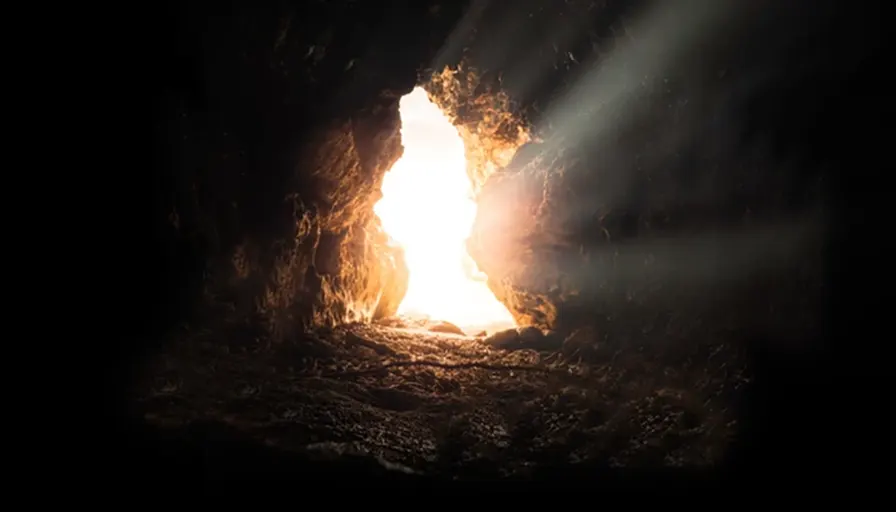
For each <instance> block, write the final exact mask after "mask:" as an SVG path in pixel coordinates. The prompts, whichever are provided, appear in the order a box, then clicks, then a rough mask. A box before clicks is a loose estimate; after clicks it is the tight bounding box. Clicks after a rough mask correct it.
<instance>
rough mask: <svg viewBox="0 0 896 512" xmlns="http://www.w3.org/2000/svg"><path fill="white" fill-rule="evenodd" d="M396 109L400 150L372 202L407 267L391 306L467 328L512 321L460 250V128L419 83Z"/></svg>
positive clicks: (465, 223)
mask: <svg viewBox="0 0 896 512" xmlns="http://www.w3.org/2000/svg"><path fill="white" fill-rule="evenodd" d="M399 110H400V114H401V122H402V127H401V138H402V144H403V145H404V154H403V155H402V157H401V158H400V159H399V160H398V161H397V162H395V165H394V166H392V169H390V170H389V172H387V173H386V176H385V178H384V179H383V188H382V192H383V197H382V199H380V201H379V202H378V203H377V204H376V205H375V207H374V211H375V212H376V214H377V215H378V216H379V218H380V220H381V221H382V223H383V227H384V228H385V230H386V232H387V233H389V235H390V236H391V237H392V238H393V239H394V240H395V241H396V242H397V243H398V244H400V245H401V246H402V248H403V249H404V251H405V260H406V261H407V265H408V270H409V272H410V278H409V283H408V291H407V294H406V295H405V297H404V300H403V301H402V303H401V305H400V306H399V308H398V313H399V314H401V315H406V316H409V317H418V318H420V317H423V318H431V319H433V320H445V321H448V322H451V323H453V324H455V325H457V326H459V327H461V328H462V329H465V330H466V331H467V332H471V334H472V331H473V330H488V331H494V330H498V329H506V328H509V327H513V326H514V325H515V322H514V320H513V317H512V316H511V314H510V312H509V311H508V310H507V308H506V307H505V306H504V305H503V304H502V303H501V302H500V301H498V299H497V298H496V297H495V296H494V294H493V293H492V292H491V290H489V288H488V285H487V277H486V276H485V275H484V274H483V273H481V272H480V271H479V270H478V269H477V268H476V263H475V262H474V261H473V259H472V258H471V257H470V255H469V254H467V250H466V245H465V244H466V240H467V238H468V237H469V236H470V230H471V229H472V226H473V221H474V219H475V217H476V202H475V201H474V198H473V189H472V183H471V181H470V179H469V177H468V175H467V163H466V158H465V152H464V143H463V141H462V139H461V136H460V134H459V133H458V132H457V129H456V128H455V127H454V126H453V125H452V124H451V122H450V121H449V120H448V118H447V117H445V115H444V114H443V113H442V111H441V110H440V109H439V108H438V107H437V106H436V105H435V104H433V103H432V102H430V101H429V98H428V97H427V94H426V91H425V90H423V89H422V88H419V87H418V88H416V89H414V91H413V92H411V93H410V94H408V95H407V96H404V97H403V98H402V99H401V102H400V104H399Z"/></svg>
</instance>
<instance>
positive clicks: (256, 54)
mask: <svg viewBox="0 0 896 512" xmlns="http://www.w3.org/2000/svg"><path fill="white" fill-rule="evenodd" d="M228 5H229V7H228V8H224V7H223V5H222V6H215V5H212V4H207V3H204V2H187V3H185V4H184V5H183V6H181V7H178V8H177V11H176V12H172V13H169V14H170V16H171V17H170V18H168V19H166V22H168V23H172V21H174V23H172V25H171V26H170V27H168V29H170V30H169V31H170V32H171V34H172V38H173V40H174V41H176V42H177V46H175V47H172V48H171V53H170V54H163V55H162V57H160V58H164V59H165V61H166V62H167V63H168V64H169V66H170V67H171V68H172V70H173V71H174V72H173V73H171V75H170V77H169V79H170V82H169V83H167V84H166V88H167V89H166V90H167V91H168V93H167V96H166V97H165V98H164V99H162V101H161V104H160V105H159V107H158V109H157V115H158V123H157V126H158V132H157V136H158V138H157V142H158V144H159V148H160V152H159V154H160V155H163V156H162V157H161V158H160V160H159V162H158V172H159V178H158V182H159V183H160V184H161V185H162V187H164V189H165V190H164V200H163V201H161V202H160V203H159V204H158V205H157V211H156V212H155V213H156V218H157V219H159V221H160V222H162V223H165V226H163V227H161V228H160V231H161V233H162V239H163V240H162V241H163V243H165V244H166V246H167V248H168V260H167V264H168V265H169V266H170V269H171V272H170V279H171V283H170V284H171V287H172V288H174V287H176V288H178V289H179V290H180V295H179V299H180V300H179V301H170V304H169V305H168V307H169V311H168V315H169V316H170V317H171V318H173V319H177V320H179V321H194V322H198V323H204V324H206V325H210V326H211V327H213V328H218V327H223V328H227V329H243V330H245V331H246V338H247V341H250V342H251V341H252V340H253V339H255V338H265V339H271V340H280V339H283V338H284V337H287V336H291V335H296V334H297V333H299V332H301V330H302V329H303V328H305V327H308V326H310V325H333V324H335V323H338V322H344V321H354V320H370V319H372V318H375V317H381V316H387V315H390V314H392V313H394V312H395V310H396V308H397V306H398V302H399V300H400V298H401V297H402V295H403V293H404V289H405V286H406V282H407V269H406V266H405V265H404V262H403V259H402V255H401V253H400V251H399V250H397V249H396V248H394V247H390V245H389V243H388V238H387V237H386V235H385V234H384V233H383V231H382V229H381V228H380V226H379V223H378V220H377V218H376V217H375V215H374V214H373V211H372V207H373V204H374V202H375V201H376V200H377V199H378V197H379V189H380V184H381V180H382V177H383V174H384V173H385V172H386V171H387V170H388V168H389V167H390V166H391V165H392V163H393V162H394V161H395V160H396V159H397V158H398V157H399V156H400V154H401V142H400V135H399V128H400V119H399V116H398V101H399V99H400V97H401V96H402V95H404V94H407V93H408V92H410V91H411V90H412V89H413V87H414V86H415V85H416V84H417V82H418V78H419V77H420V76H421V75H422V74H423V73H424V72H425V70H426V69H427V68H428V67H430V66H431V65H432V64H433V58H434V56H435V54H436V53H437V51H438V50H439V48H440V46H441V44H442V42H443V41H444V39H445V38H447V36H448V34H449V33H450V31H451V28H452V27H453V26H454V24H455V23H456V22H457V19H458V18H459V17H460V14H461V10H462V9H463V7H464V6H463V5H457V6H453V5H452V6H447V5H446V6H440V5H439V4H436V3H432V2H420V3H417V4H414V6H412V7H407V6H399V5H397V4H396V5H392V4H389V3H382V2H354V1H349V0H346V1H327V2H304V3H301V2H300V3H295V2H291V3H290V2H285V3H282V2H281V3H277V4H276V6H272V7H270V8H268V7H262V6H258V5H255V4H253V3H252V2H243V1H238V2H235V3H233V5H230V4H228ZM160 30H161V29H160ZM222 323H223V324H225V325H223V326H222V325H221V324H222ZM212 324H215V325H212Z"/></svg>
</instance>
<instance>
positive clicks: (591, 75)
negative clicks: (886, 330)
mask: <svg viewBox="0 0 896 512" xmlns="http://www.w3.org/2000/svg"><path fill="white" fill-rule="evenodd" d="M672 3H675V2H671V3H670V4H672ZM684 3H687V2H684ZM595 4H601V3H599V2H575V1H571V2H564V5H563V6H558V7H556V8H555V9H551V10H550V12H549V13H547V12H544V11H547V10H548V9H546V8H543V7H540V6H538V7H537V6H535V4H532V5H531V6H526V5H523V4H519V5H518V6H517V9H522V10H523V11H521V12H516V11H514V13H516V15H517V16H516V18H520V19H521V20H529V21H522V22H521V23H529V25H532V27H534V26H535V25H538V26H550V25H551V23H550V21H551V20H552V19H553V20H554V21H556V22H558V23H559V22H561V21H562V20H563V19H565V20H568V21H570V20H575V23H574V24H573V25H569V26H570V27H573V26H578V27H579V28H580V30H578V31H576V30H573V29H570V30H569V31H567V32H559V31H555V32H553V34H551V33H548V34H546V35H544V37H542V38H541V43H537V42H536V40H537V39H538V38H536V37H533V38H530V39H531V41H530V40H529V39H527V44H528V46H527V48H528V51H529V52H530V55H542V56H543V57H542V58H541V59H534V58H533V59H532V60H531V61H529V62H528V66H529V67H528V70H527V69H523V68H522V67H520V66H519V65H518V62H519V61H517V60H515V59H508V58H506V57H500V56H498V55H497V53H500V52H498V51H497V50H496V49H495V48H497V46H496V45H497V40H494V41H493V44H491V45H489V44H484V43H476V42H473V43H471V44H472V46H473V47H474V48H480V51H479V52H478V53H476V54H474V55H473V57H471V59H472V61H473V62H474V63H475V64H476V65H478V66H481V67H490V69H492V71H493V73H495V74H496V75H500V76H501V77H502V79H501V85H502V87H503V88H504V90H506V91H510V92H511V95H515V96H516V97H518V98H522V99H523V100H524V101H527V102H528V103H526V104H525V105H524V108H523V110H524V111H525V114H526V116H527V117H528V119H529V120H530V121H531V122H532V124H533V125H534V126H535V128H536V131H537V133H538V135H539V136H540V138H541V141H540V142H533V143H530V144H527V145H526V146H524V147H523V148H522V149H521V150H520V151H519V152H517V153H516V155H515V157H514V159H513V161H512V162H511V163H510V165H508V166H507V167H506V168H504V169H502V170H501V171H499V172H497V173H495V174H493V175H491V177H490V178H489V179H488V181H486V183H485V185H484V187H483V189H482V191H481V194H480V196H479V210H478V217H477V220H476V225H475V227H474V234H473V237H472V238H471V240H470V241H469V243H468V246H469V250H470V252H471V254H472V255H473V257H474V259H475V260H476V261H477V263H478V264H479V266H480V268H481V269H482V270H483V271H484V272H485V273H486V274H488V275H489V282H490V286H491V287H492V289H493V290H494V292H495V293H496V295H497V296H498V297H499V298H500V299H501V300H502V301H503V302H504V303H506V304H507V305H508V306H509V308H510V309H511V310H512V312H513V313H514V315H515V316H516V317H517V319H518V321H520V322H521V323H523V324H532V325H538V326H541V327H544V328H550V329H556V330H559V331H567V332H568V331H572V330H575V329H577V328H580V327H582V326H584V325H588V326H597V327H598V328H599V329H598V332H599V333H600V335H601V336H602V337H605V336H607V334H608V333H610V332H612V333H613V334H617V335H618V336H612V337H613V338H616V339H631V336H628V335H632V336H634V335H637V337H638V339H642V340H644V339H647V338H645V336H643V334H645V333H648V332H653V333H656V334H658V335H659V336H658V337H659V338H663V339H667V340H668V339H673V340H674V339H675V336H677V335H682V333H685V332H687V331H688V330H693V329H694V328H696V327H695V326H698V325H701V324H703V325H704V326H705V325H706V324H709V323H711V324H713V326H712V328H711V329H709V330H710V331H711V332H709V334H708V335H709V336H712V335H713V334H712V333H719V332H723V331H726V332H728V333H730V332H732V331H739V332H740V333H741V334H743V335H750V336H755V335H757V334H760V332H761V334H762V335H768V336H775V337H776V338H780V339H789V340H797V339H808V338H810V337H812V336H813V335H817V334H818V333H819V332H820V329H821V328H822V327H821V325H822V322H821V319H820V314H821V313H820V312H821V309H820V308H821V301H822V291H821V287H822V281H823V277H822V276H823V275H824V268H825V262H824V260H823V258H822V254H823V251H824V247H825V245H824V244H825V238H824V223H825V217H824V215H825V213H824V212H825V208H826V200H827V199H826V198H827V196H826V191H827V184H826V182H825V180H824V176H825V172H826V170H827V169H826V168H825V165H826V163H825V161H824V158H825V157H824V155H823V151H818V150H817V148H813V146H812V143H811V141H812V140H820V139H819V138H820V137H823V136H824V130H825V129H826V128H824V127H823V123H820V122H819V121H820V120H822V119H824V109H825V105H826V103H825V100H824V98H825V95H829V94H831V93H832V91H835V90H836V89H837V87H838V86H839V84H840V83H842V82H843V81H844V79H845V77H846V76H847V74H848V73H847V72H844V70H845V68H844V67H841V68H838V69H836V70H834V69H832V68H830V67H827V66H825V65H824V64H823V62H821V61H820V60H819V59H820V58H821V55H825V54H826V55H828V56H831V55H838V56H841V57H844V59H843V60H842V61H840V62H849V60H848V59H846V57H847V54H848V53H849V51H850V50H849V49H846V48H843V47H836V46H837V44H839V43H836V44H835V43H830V42H826V41H825V40H824V37H823V35H822V34H823V32H822V30H823V28H825V27H824V22H825V21H829V20H830V18H825V16H826V15H829V14H830V12H829V11H827V10H826V7H827V6H821V5H820V4H819V6H817V7H818V9H817V10H816V11H815V15H816V18H813V20H812V21H811V22H808V21H806V19H805V16H803V15H804V14H805V13H806V12H807V9H809V8H812V6H809V4H807V3H804V2H795V3H792V4H791V5H788V6H786V7H779V8H775V9H773V12H766V11H763V12H759V11H755V10H752V9H751V8H749V7H744V6H741V7H740V8H738V9H728V7H731V5H727V6H726V8H725V9H721V10H718V11H716V12H710V11H707V12H703V13H701V12H700V11H698V10H694V9H691V10H686V9H685V10H679V11H678V12H679V14H680V15H681V16H684V18H682V19H673V18H674V16H672V14H673V13H671V12H663V11H657V10H655V9H654V10H651V9H640V10H639V9H635V8H634V7H632V8H626V9H623V8H622V7H621V4H618V3H617V4H616V6H615V8H614V6H613V4H614V2H603V3H602V4H603V8H600V7H599V6H598V7H595ZM691 4H692V5H691V6H692V7H693V6H694V5H696V4H695V3H694V2H691ZM717 4H718V5H722V4H725V2H721V3H717ZM629 5H630V6H636V7H637V5H638V4H637V3H634V4H629ZM643 5H644V3H642V4H640V6H642V7H643ZM707 5H708V4H707ZM713 5H716V4H713ZM732 5H733V4H732ZM527 8H528V9H530V11H529V12H525V9H527ZM494 9H498V8H497V7H495V8H494ZM538 12H540V13H541V14H538V15H537V16H530V15H532V14H536V13H538ZM489 13H490V14H489ZM514 13H505V17H506V18H508V19H510V18H513V19H516V18H514V16H513V14H514ZM486 15H491V16H492V17H496V18H497V17H500V16H499V14H498V13H497V12H494V13H491V12H490V11H488V12H487V13H486ZM484 16H485V15H484ZM670 16H672V17H671V18H670ZM700 16H704V17H706V18H707V19H708V20H710V21H711V23H708V24H706V26H705V27H703V28H699V29H698V28H694V27H698V26H699V23H698V21H699V20H698V19H697V18H700ZM533 18H540V19H539V20H538V22H537V23H536V22H535V21H532V19H533ZM692 25H693V27H692ZM532 27H530V30H533V31H534V28H532ZM689 27H690V28H689ZM797 28H798V29H799V30H797ZM520 30H523V29H520ZM752 34H761V38H757V37H753V36H752ZM795 34H796V35H795ZM477 37H479V39H486V40H491V39H489V37H493V38H494V37H497V36H494V35H493V34H486V35H481V36H477ZM681 41H685V42H686V43H687V44H684V43H682V44H681V45H679V46H680V47H676V45H677V44H678V43H679V42H681ZM510 46H512V45H506V44H505V45H504V47H510ZM818 48H825V51H827V52H828V53H825V51H819V50H818ZM505 49H506V50H507V51H511V50H512V49H513V48H505ZM496 52H497V53H496ZM795 63H799V65H796V64H795ZM536 68H537V69H542V68H543V69H542V76H535V75H534V73H533V69H536ZM807 91H811V92H812V94H807V93H806V92H807ZM745 330H750V331H752V332H750V333H746V332H745ZM795 343H796V342H795Z"/></svg>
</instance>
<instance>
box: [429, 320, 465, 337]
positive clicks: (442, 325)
mask: <svg viewBox="0 0 896 512" xmlns="http://www.w3.org/2000/svg"><path fill="white" fill-rule="evenodd" d="M427 329H428V330H429V331H430V332H444V333H446V334H460V335H461V336H466V335H467V333H465V332H464V331H463V329H461V328H460V327H458V326H456V325H454V324H452V323H451V322H438V323H436V324H434V325H431V326H429V327H428V328H427Z"/></svg>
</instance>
